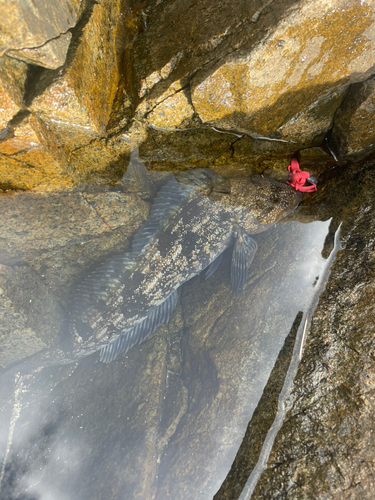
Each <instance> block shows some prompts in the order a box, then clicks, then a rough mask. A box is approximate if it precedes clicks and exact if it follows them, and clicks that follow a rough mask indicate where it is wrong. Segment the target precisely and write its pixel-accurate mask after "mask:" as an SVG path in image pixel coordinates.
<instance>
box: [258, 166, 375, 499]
mask: <svg viewBox="0 0 375 500" xmlns="http://www.w3.org/2000/svg"><path fill="white" fill-rule="evenodd" d="M374 181H375V176H374V173H373V164H372V163H371V162H370V163H368V164H367V168H365V169H364V170H363V171H362V172H361V175H360V184H359V185H360V186H361V189H360V191H359V192H358V195H357V197H356V199H355V200H354V203H353V204H351V205H350V207H348V211H347V212H346V217H345V222H344V226H343V230H342V234H341V237H342V239H343V241H344V250H342V251H341V252H339V253H338V255H337V258H336V260H335V262H334V264H333V267H332V270H331V275H330V279H329V282H328V285H327V289H326V290H325V291H324V292H323V294H322V295H321V297H320V301H319V304H318V307H317V309H316V311H315V314H314V317H313V319H312V327H311V331H310V332H309V333H308V336H307V341H306V348H305V352H304V356H303V359H302V362H301V364H300V367H299V370H298V373H297V376H296V378H295V380H294V384H295V385H294V389H293V392H292V395H291V397H290V401H289V404H290V410H289V411H288V413H287V418H286V420H285V422H284V424H283V426H282V428H281V430H280V432H279V433H278V435H277V437H276V441H275V443H274V446H273V449H272V451H271V455H270V459H269V460H268V465H267V469H266V470H265V472H264V473H263V475H262V476H261V478H260V480H259V482H258V484H257V486H256V488H255V490H254V494H253V496H252V498H270V499H272V498H278V499H280V498H281V499H283V498H285V499H286V498H297V497H298V498H306V499H308V498H316V499H323V498H325V499H326V498H343V499H351V498H363V499H367V498H368V499H370V498H372V497H373V474H372V468H373V467H372V464H373V460H374V456H373V450H374V446H375V442H374V436H373V426H374V418H373V415H374V410H375V408H374V400H373V391H374V375H373V373H374V361H373V354H374V322H373V320H372V316H373V314H374V305H373V304H374V286H373V282H374V255H373V250H372V247H373V243H372V242H373V241H374V234H375V225H374V217H373V214H372V212H371V210H370V209H369V207H371V206H372V200H373V197H374V194H375V193H374ZM369 318H371V319H370V321H369Z"/></svg>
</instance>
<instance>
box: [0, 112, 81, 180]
mask: <svg viewBox="0 0 375 500" xmlns="http://www.w3.org/2000/svg"><path fill="white" fill-rule="evenodd" d="M51 139H52V140H51ZM0 153H1V155H2V156H1V159H0V178H1V180H0V185H1V188H2V189H3V190H10V189H17V188H18V189H22V190H26V189H34V188H36V187H38V188H39V189H41V188H44V189H53V188H55V189H56V188H57V187H60V188H61V187H63V186H64V187H67V186H71V185H72V183H73V181H72V179H71V176H70V175H69V172H67V171H64V169H63V168H62V167H61V163H63V161H59V160H64V159H65V158H64V153H65V152H64V149H61V148H58V147H57V145H56V143H54V141H53V138H51V137H50V134H48V130H47V129H46V127H45V126H44V124H43V122H42V121H41V120H40V119H38V118H37V117H36V116H35V115H33V114H30V113H29V112H27V111H26V112H24V113H19V114H18V115H17V117H16V118H15V119H14V120H13V121H12V122H11V123H10V124H9V125H8V129H7V135H6V136H5V137H4V139H3V140H2V141H1V142H0ZM65 156H66V155H65ZM17 175H18V178H17Z"/></svg>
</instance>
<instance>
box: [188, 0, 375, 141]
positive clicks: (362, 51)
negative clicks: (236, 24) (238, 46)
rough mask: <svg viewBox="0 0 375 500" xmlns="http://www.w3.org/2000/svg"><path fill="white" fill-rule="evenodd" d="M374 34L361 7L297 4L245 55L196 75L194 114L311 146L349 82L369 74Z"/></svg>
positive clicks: (326, 126)
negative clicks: (342, 56) (343, 28)
mask: <svg viewBox="0 0 375 500" xmlns="http://www.w3.org/2000/svg"><path fill="white" fill-rule="evenodd" d="M343 25H345V26H346V30H345V36H343V34H342V33H343V32H342V26H343ZM373 31H374V24H373V21H372V19H371V18H370V17H369V16H368V10H367V6H366V5H362V6H361V7H360V8H359V9H357V7H356V6H354V5H352V4H350V3H349V2H347V1H343V0H336V1H334V2H333V3H330V4H329V5H328V4H327V3H326V2H324V1H323V0H321V1H317V2H314V3H311V2H300V3H299V5H298V8H295V9H291V10H290V11H288V12H287V13H286V15H285V16H284V18H283V19H281V20H280V21H279V22H278V24H277V26H275V28H274V29H271V30H270V31H269V33H268V34H267V36H266V37H265V38H264V39H263V40H262V42H261V43H259V44H258V46H256V47H254V48H253V49H252V50H251V52H249V53H244V52H243V51H241V52H236V53H234V54H233V55H231V57H229V58H228V59H227V60H226V61H225V62H224V61H223V62H222V63H221V64H220V65H219V67H218V68H217V69H215V71H213V72H212V71H210V73H209V74H208V75H205V76H203V75H200V74H199V73H198V75H197V76H195V77H194V79H193V80H192V102H193V105H194V109H195V110H196V112H197V114H198V115H199V117H200V118H201V120H202V122H203V123H209V124H211V125H214V126H216V127H220V128H224V129H232V130H238V131H242V132H245V133H248V134H250V135H252V136H271V137H279V138H281V139H286V140H288V141H294V142H295V143H296V144H298V146H297V148H298V149H299V148H300V147H301V145H303V144H309V145H311V144H313V143H314V140H315V139H318V140H321V138H322V137H324V135H325V134H326V132H327V131H328V129H329V128H330V126H331V123H332V120H333V116H334V113H335V111H336V109H337V108H338V107H339V106H340V102H341V100H342V97H343V94H344V92H345V90H346V89H347V88H348V84H349V83H354V82H358V81H361V80H365V79H366V78H368V76H369V75H371V71H372V65H373V61H374V50H375V46H374V43H375V41H374V35H373V34H372V33H373ZM351 48H352V50H350V49H351ZM338 54H342V55H344V54H345V55H344V61H345V62H343V59H342V58H341V57H339V56H338ZM354 68H357V70H354Z"/></svg>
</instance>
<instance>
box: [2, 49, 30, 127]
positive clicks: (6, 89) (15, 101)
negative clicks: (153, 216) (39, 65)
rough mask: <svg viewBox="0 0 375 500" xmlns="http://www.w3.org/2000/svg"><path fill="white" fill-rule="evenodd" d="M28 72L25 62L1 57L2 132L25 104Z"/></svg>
mask: <svg viewBox="0 0 375 500" xmlns="http://www.w3.org/2000/svg"><path fill="white" fill-rule="evenodd" d="M26 74H27V65H26V64H25V63H23V62H20V61H16V60H14V59H11V58H10V57H7V56H3V57H0V133H1V132H3V130H2V129H4V128H6V126H7V125H8V122H9V121H10V120H11V119H12V118H13V116H14V115H16V114H17V113H18V111H19V110H20V109H21V108H22V106H23V94H24V91H25V81H26ZM0 137H1V135H0Z"/></svg>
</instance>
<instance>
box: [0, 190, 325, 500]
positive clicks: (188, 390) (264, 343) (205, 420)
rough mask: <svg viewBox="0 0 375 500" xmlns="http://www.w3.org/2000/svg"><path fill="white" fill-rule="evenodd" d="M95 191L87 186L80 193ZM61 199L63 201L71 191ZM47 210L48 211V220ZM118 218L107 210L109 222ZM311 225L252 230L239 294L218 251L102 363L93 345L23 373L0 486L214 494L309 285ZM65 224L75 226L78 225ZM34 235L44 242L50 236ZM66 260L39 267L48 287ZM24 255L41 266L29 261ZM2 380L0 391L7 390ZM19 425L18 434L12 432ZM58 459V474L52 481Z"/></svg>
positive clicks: (5, 423) (317, 242)
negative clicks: (157, 320) (165, 321)
mask: <svg viewBox="0 0 375 500" xmlns="http://www.w3.org/2000/svg"><path fill="white" fill-rule="evenodd" d="M34 196H35V195H34ZM86 196H88V195H86ZM14 198H15V197H14ZM45 199H48V198H47V197H45ZM97 199H98V198H97V194H93V195H92V198H90V202H92V203H93V202H95V203H97V202H96V200H97ZM50 203H51V201H50ZM65 204H66V205H67V209H68V207H69V199H68V200H67V201H66V202H65ZM17 205H19V204H17ZM53 205H54V204H53ZM103 206H104V200H103ZM95 209H96V210H100V206H99V205H97V204H96V205H95ZM111 212H112V210H110V209H109V210H108V216H109V215H110V214H111ZM68 213H70V211H69V212H68ZM74 213H75V214H78V213H79V212H78V211H75V212H74ZM53 214H55V212H53ZM54 217H55V216H53V217H52V215H51V220H50V221H48V222H49V225H51V226H53V222H54ZM116 220H117V217H116V216H115V215H114V216H113V218H112V219H108V223H115V222H116ZM111 221H112V222H111ZM25 222H26V221H25ZM74 222H75V221H74ZM14 224H16V221H15V222H14ZM315 224H316V226H315V229H318V230H317V232H314V230H312V229H311V225H310V226H307V225H303V224H298V223H293V222H289V223H287V224H279V225H277V226H276V227H275V228H273V229H272V230H270V231H268V232H265V233H263V234H261V235H258V238H257V241H258V244H259V248H260V250H259V253H258V254H257V257H256V262H254V265H253V268H252V272H251V275H250V277H249V281H248V283H247V286H246V288H245V290H244V292H243V293H242V294H233V293H232V292H231V291H230V284H229V279H228V264H229V262H228V261H229V259H230V253H228V254H227V255H226V256H225V257H224V263H223V264H222V266H221V267H220V268H219V270H218V271H217V272H216V274H215V275H214V276H213V277H212V278H211V279H210V280H208V281H206V282H205V281H202V280H201V279H200V277H197V278H195V279H194V280H192V281H191V282H190V283H188V284H187V286H185V287H184V288H183V289H182V291H181V300H180V303H179V305H178V307H177V309H176V311H175V312H174V314H173V316H172V319H171V322H170V324H169V325H168V327H167V326H163V327H162V328H160V329H158V330H157V331H156V332H155V333H154V334H153V335H152V336H151V337H150V339H148V340H147V341H146V342H145V343H143V344H141V345H140V346H138V347H135V348H133V349H132V350H131V351H129V352H128V353H126V354H125V355H124V356H120V357H119V358H117V359H116V360H115V361H114V362H113V363H111V364H110V365H103V364H100V363H95V360H96V359H97V355H94V356H91V357H90V358H86V359H85V360H83V363H81V365H80V366H79V367H78V368H76V365H75V364H73V365H71V366H70V367H61V368H57V367H55V368H47V369H45V370H43V371H42V372H41V373H40V374H36V375H35V376H33V378H31V379H23V380H21V381H20V383H19V386H17V387H19V393H15V394H14V398H15V399H16V400H17V397H19V400H18V401H19V404H21V405H22V406H24V405H26V404H27V405H28V406H27V408H28V410H27V411H23V410H21V411H20V414H19V416H18V417H17V418H16V419H15V422H16V423H15V424H14V426H13V428H14V438H12V432H13V431H12V430H11V429H10V428H9V421H10V419H12V412H13V420H14V418H15V417H14V411H15V410H14V409H13V408H12V406H11V405H10V407H9V406H7V407H6V408H5V409H4V410H3V411H2V412H1V419H2V420H1V426H0V428H1V429H6V430H7V431H6V432H7V434H6V436H4V435H3V436H2V439H1V440H0V443H6V442H8V443H9V442H10V443H11V445H10V447H9V454H8V456H7V461H6V467H5V469H4V471H5V472H4V478H3V481H2V488H3V489H2V494H3V493H4V491H5V492H7V493H8V495H9V498H12V495H15V493H16V492H17V491H18V490H17V488H20V491H23V490H25V489H27V488H29V487H30V488H31V489H30V491H33V493H34V494H35V495H36V494H40V493H41V492H42V491H44V492H47V494H48V495H50V496H52V497H53V496H54V491H55V489H54V488H57V490H58V491H59V493H60V494H65V495H66V496H68V497H72V498H77V499H84V498H89V496H90V495H91V496H92V495H93V494H94V493H93V492H94V491H95V494H97V493H98V492H101V491H103V492H104V491H105V492H106V498H108V499H109V500H110V499H111V500H112V499H116V498H118V497H119V494H120V492H121V494H122V495H124V494H125V495H126V497H127V498H132V499H144V498H149V497H154V498H155V499H157V500H159V499H165V498H167V497H168V495H169V496H171V497H172V498H175V497H176V496H178V495H181V494H182V495H183V497H184V498H187V499H189V498H192V499H194V500H199V499H201V498H202V499H206V498H210V497H212V496H213V494H214V493H215V491H216V490H217V489H218V487H219V486H220V483H221V481H222V480H223V479H224V477H225V474H226V470H228V468H229V466H230V464H231V462H232V460H233V458H234V455H235V453H236V449H237V447H238V445H239V443H240V442H241V439H242V434H243V432H244V429H245V428H246V424H247V421H248V419H249V417H250V415H251V414H252V411H253V410H254V408H255V406H256V404H257V401H258V398H259V397H260V395H261V392H262V388H263V386H264V384H265V382H266V381H267V378H268V375H269V373H270V371H271V370H272V366H273V363H274V361H275V359H276V357H277V354H278V351H279V349H280V347H281V346H282V344H283V341H284V338H285V336H286V335H287V334H288V332H289V330H290V328H291V326H292V324H293V321H294V318H295V316H296V314H297V313H298V311H299V310H300V309H301V308H302V309H304V308H305V307H306V305H307V304H308V301H309V297H311V294H313V293H314V288H313V287H312V286H311V285H312V283H313V281H314V280H315V274H316V272H318V273H319V271H318V269H319V266H320V265H321V264H320V263H319V262H321V259H320V257H319V254H318V253H317V255H316V257H315V258H313V255H314V252H311V253H308V252H305V251H304V250H303V249H306V248H308V249H309V251H310V250H311V249H312V248H316V249H317V250H318V249H320V248H321V247H322V246H323V240H324V236H325V234H326V231H327V226H328V223H315ZM49 225H48V226H49ZM48 226H47V228H46V230H47V231H48ZM74 228H75V231H78V229H79V228H78V224H76V223H75V224H74ZM20 229H21V230H22V227H21V228H20ZM85 229H86V227H85ZM65 233H66V230H64V231H62V233H61V237H63V236H64V235H65ZM47 234H48V232H47ZM47 234H46V236H47ZM42 235H43V238H42V241H44V240H45V239H47V240H48V241H50V239H49V238H45V237H44V234H43V233H42ZM36 244H40V243H38V242H37V243H36ZM291 245H292V247H293V251H290V247H291ZM66 247H67V246H66V245H65V246H64V248H66ZM67 248H69V247H67ZM36 255H38V254H36ZM30 259H31V254H30ZM56 259H57V257H56ZM76 260H77V257H76V258H75V259H73V258H72V257H70V258H69V259H67V260H65V261H64V262H65V265H66V267H67V268H70V267H71V266H72V268H71V269H70V270H69V271H65V270H63V269H62V267H61V266H60V267H59V269H58V270H57V273H56V274H53V272H51V271H49V272H50V274H49V276H50V278H49V279H48V283H49V285H50V288H51V289H52V290H55V294H56V295H57V296H60V295H65V297H66V294H62V293H61V290H60V283H59V279H61V278H60V276H61V274H62V277H63V280H65V281H67V277H64V276H67V275H69V276H70V275H71V273H74V274H75V275H77V274H78V273H79V271H78V269H77V267H76V266H77V264H76ZM44 262H46V259H44ZM30 265H31V263H30ZM32 265H33V267H34V268H35V270H36V272H37V273H38V274H39V273H40V272H41V269H38V263H35V264H32ZM306 266H307V268H309V266H312V267H311V273H305V270H306ZM301 267H302V269H303V270H304V279H300V269H301ZM270 284H272V286H270ZM306 285H307V286H306ZM292 288H293V293H289V292H290V290H291V289H292ZM68 304H69V300H68V299H67V298H66V299H65V301H64V305H65V307H69V306H68ZM275 322H276V323H275ZM276 324H277V327H276ZM250 325H251V326H250ZM21 389H22V392H21ZM4 390H5V389H4V388H3V390H2V392H1V398H2V399H5V400H8V399H10V398H11V396H12V395H10V396H6V395H5V394H4V392H3V391H4ZM16 391H17V388H16ZM17 394H19V396H17ZM36 395H38V397H36ZM14 408H15V407H14ZM41 415H42V418H41V417H40V416H41ZM13 420H12V421H13ZM47 428H48V429H50V431H49V432H48V437H46V438H45V439H43V438H42V436H43V435H45V434H46V433H45V429H47ZM19 429H23V431H22V432H23V434H22V435H23V436H24V438H25V440H22V439H19V438H18V436H19V435H20V430H19ZM3 432H4V431H3ZM18 443H20V444H18ZM42 443H44V444H43V445H42ZM77 443H79V446H77ZM44 445H45V446H44ZM2 446H3V448H2V449H4V445H2ZM19 446H22V449H23V453H22V454H20V453H19V451H18V450H19ZM82 447H83V448H82ZM99 457H100V460H98V458H99ZM203 459H204V460H205V461H206V462H205V463H206V464H207V465H206V466H205V467H202V465H201V464H202V460H203ZM42 463H43V465H41V464H42ZM56 468H58V469H59V474H58V476H59V478H58V480H57V481H58V482H57V483H56V482H54V484H51V482H50V480H49V477H51V476H52V475H54V471H55V470H56ZM124 470H126V471H127V474H123V471H124ZM37 471H38V472H37ZM35 474H37V480H35ZM12 477H16V478H18V481H17V483H15V482H13V481H12ZM31 478H34V480H33V481H34V482H33V483H32V485H31V483H30V481H31ZM68 478H69V480H68ZM82 478H83V479H82ZM92 478H95V479H94V480H93V479H92ZM192 478H194V481H193V482H192ZM17 484H19V485H20V486H17ZM4 488H5V489H4ZM177 492H179V493H178V494H177Z"/></svg>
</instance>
